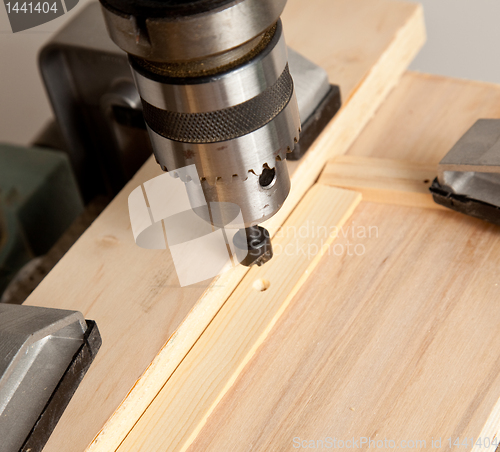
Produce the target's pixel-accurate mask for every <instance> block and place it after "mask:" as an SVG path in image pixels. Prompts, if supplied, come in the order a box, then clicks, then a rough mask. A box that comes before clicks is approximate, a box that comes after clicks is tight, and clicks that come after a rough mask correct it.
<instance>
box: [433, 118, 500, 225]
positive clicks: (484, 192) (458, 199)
mask: <svg viewBox="0 0 500 452" xmlns="http://www.w3.org/2000/svg"><path fill="white" fill-rule="evenodd" d="M430 190H431V192H432V194H433V197H434V200H435V201H436V202H437V203H438V204H441V205H443V206H445V207H449V208H451V209H453V210H456V211H458V212H461V213H465V214H467V215H471V216H473V217H477V218H480V219H483V220H486V221H489V222H491V223H495V224H498V225H500V119H480V120H478V121H477V122H476V123H475V124H474V125H473V126H472V127H471V128H470V129H469V130H468V131H467V132H466V133H465V135H464V136H463V137H462V138H460V140H459V141H458V142H457V143H456V144H455V146H453V148H452V149H451V150H450V152H448V154H446V156H445V157H444V158H443V160H441V162H440V163H439V166H438V177H437V178H436V179H435V180H434V182H433V184H432V186H431V187H430Z"/></svg>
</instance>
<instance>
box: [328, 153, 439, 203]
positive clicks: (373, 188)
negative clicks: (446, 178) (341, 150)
mask: <svg viewBox="0 0 500 452" xmlns="http://www.w3.org/2000/svg"><path fill="white" fill-rule="evenodd" d="M436 175H437V167H436V166H435V165H434V166H433V165H424V164H422V163H415V162H406V161H404V160H392V159H381V158H374V157H359V156H353V155H340V156H338V157H334V158H333V159H331V160H330V161H329V162H328V164H327V165H326V167H325V169H324V170H323V173H321V177H320V179H319V182H320V183H322V184H325V185H330V186H332V187H341V188H347V189H350V190H355V191H358V192H360V193H361V194H362V195H363V200H364V201H370V202H380V203H384V204H397V205H401V206H413V207H425V208H429V209H444V207H442V206H440V205H439V204H436V203H435V202H434V201H433V199H432V195H431V193H430V191H429V187H430V185H431V184H432V181H433V180H434V178H435V177H436Z"/></svg>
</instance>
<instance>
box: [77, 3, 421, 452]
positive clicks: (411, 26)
mask: <svg viewBox="0 0 500 452" xmlns="http://www.w3.org/2000/svg"><path fill="white" fill-rule="evenodd" d="M424 41H425V27H424V20H423V10H422V7H421V5H419V4H415V9H414V12H413V14H412V15H411V16H410V17H409V18H408V20H407V21H406V23H405V24H403V25H402V27H401V28H400V29H399V31H398V33H397V34H396V35H395V37H394V38H393V40H392V42H391V44H390V45H389V46H388V47H387V49H386V50H385V52H384V53H383V54H382V55H381V57H380V58H379V60H378V62H377V63H376V64H375V65H374V66H373V67H372V68H371V70H370V71H369V72H368V74H367V75H366V77H365V79H364V80H363V82H362V83H361V84H360V85H359V86H358V87H357V88H356V90H355V91H354V93H353V94H352V95H351V96H350V97H349V98H348V99H345V102H346V103H345V106H344V107H342V108H341V110H340V111H339V112H338V113H337V115H336V117H335V118H334V119H333V120H332V122H331V123H330V124H329V126H328V127H327V128H326V130H325V131H324V132H323V134H322V135H321V136H320V138H319V139H318V140H317V141H316V142H315V144H314V145H313V146H312V147H311V149H310V150H309V151H308V153H307V154H306V156H305V157H304V158H303V159H302V160H301V161H300V163H299V164H298V165H297V167H296V169H295V171H294V172H293V175H292V190H291V193H290V195H289V197H288V199H287V202H286V203H285V205H284V206H283V208H282V209H281V210H280V212H278V213H277V214H276V215H275V216H274V217H273V218H272V219H271V220H269V221H268V222H266V224H265V226H266V227H267V229H268V230H269V231H270V233H271V234H272V235H274V234H275V233H276V232H277V230H278V229H279V227H280V226H281V225H282V224H283V223H284V221H285V220H286V218H287V217H288V216H289V215H290V213H291V211H292V210H293V209H294V208H295V206H296V205H297V204H298V203H299V201H300V200H301V199H302V197H303V196H304V194H305V193H306V192H307V191H308V190H309V188H310V187H311V186H312V185H313V184H314V182H315V181H316V180H317V178H318V176H319V175H320V173H321V171H322V169H323V166H324V165H325V163H326V161H327V160H328V159H330V158H332V157H333V156H335V155H339V154H344V153H345V152H347V150H348V148H349V147H350V145H351V144H352V143H353V142H354V140H355V139H356V138H357V136H358V135H359V133H360V132H361V131H362V129H363V128H364V126H365V125H366V123H367V122H368V121H369V120H370V119H371V117H372V116H373V114H374V113H375V111H376V110H377V109H378V107H379V106H380V105H381V103H382V102H383V101H384V100H385V98H386V97H387V95H388V93H389V92H390V91H391V90H392V88H393V87H394V86H395V85H396V84H397V82H398V81H399V79H400V77H401V76H402V74H403V73H404V71H405V70H406V68H407V67H408V65H409V63H410V62H411V60H412V59H413V58H414V56H415V55H416V53H417V52H418V50H419V49H420V47H421V46H422V45H423V43H424ZM247 272H248V269H247V268H245V267H242V266H240V267H237V268H236V269H234V270H233V271H231V272H229V273H226V274H224V275H223V276H221V277H219V278H218V279H216V280H214V281H213V282H212V283H211V285H210V286H209V288H208V289H207V290H206V291H205V293H204V295H203V296H202V297H201V298H200V299H199V301H198V302H197V304H196V305H195V306H194V307H193V309H192V310H191V311H190V313H189V315H188V316H187V317H186V319H185V320H184V321H183V323H182V324H181V325H180V326H179V328H178V329H177V330H176V331H175V332H174V333H173V334H172V336H171V337H170V339H169V340H168V342H167V343H166V344H165V345H164V346H163V347H162V349H161V350H160V351H159V353H158V354H157V356H156V357H155V359H154V360H153V361H152V362H151V364H150V365H149V366H148V368H147V369H146V370H145V372H144V373H143V374H142V376H141V377H140V378H139V379H138V380H137V382H136V383H135V385H134V386H133V387H132V388H131V389H130V391H129V392H128V394H127V396H126V397H125V399H124V400H123V402H122V403H121V404H120V405H119V406H118V408H117V409H116V411H115V412H114V414H113V415H112V416H111V417H110V418H109V419H108V421H107V422H106V424H105V425H104V426H103V428H102V429H101V430H100V431H99V432H98V434H97V435H96V437H95V438H94V439H93V441H92V442H91V443H90V445H89V446H88V447H87V449H86V450H87V451H88V452H98V451H102V452H104V451H105V452H108V451H110V450H116V449H117V448H118V446H119V445H120V444H121V442H122V441H123V439H124V438H125V436H126V435H127V434H128V432H129V431H130V430H131V429H132V428H133V426H134V424H135V422H136V420H137V418H133V417H131V416H130V413H131V412H134V413H143V412H144V411H145V410H146V409H147V408H148V406H149V405H150V403H151V402H152V400H153V399H154V398H155V396H156V395H157V394H158V392H159V391H160V390H161V388H162V387H163V386H164V384H165V383H166V381H167V380H168V379H169V378H170V376H171V375H172V373H173V372H174V371H175V369H176V368H177V367H178V365H179V364H180V363H181V361H182V360H183V359H184V357H185V356H186V355H187V354H188V352H189V351H190V350H191V348H192V347H193V345H194V344H195V343H196V341H197V340H198V338H199V337H200V336H201V334H202V333H203V331H204V330H205V329H206V327H207V326H208V325H209V323H210V322H211V321H212V319H213V318H214V317H215V316H216V314H217V312H218V311H219V310H220V309H221V307H222V306H223V304H224V303H225V302H226V300H227V299H228V298H229V296H230V295H231V294H232V292H233V291H234V290H235V288H236V287H237V286H238V284H239V283H240V282H241V281H242V280H243V278H244V277H245V275H246V274H247ZM156 374H161V375H162V379H161V380H158V379H156V378H155V376H156Z"/></svg>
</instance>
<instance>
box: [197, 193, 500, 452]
mask: <svg viewBox="0 0 500 452" xmlns="http://www.w3.org/2000/svg"><path fill="white" fill-rule="evenodd" d="M351 220H352V221H351V222H349V223H348V226H346V227H351V228H354V229H353V230H354V231H355V232H356V234H355V237H354V238H353V237H352V236H351V235H350V234H349V233H348V234H347V235H348V237H346V238H344V237H342V238H339V241H338V242H335V245H336V246H339V245H341V244H343V245H344V246H347V243H348V242H350V243H351V244H352V245H358V246H359V249H358V251H359V252H361V246H363V247H364V254H362V255H356V254H354V253H353V255H351V256H349V255H348V254H347V252H345V253H343V254H342V255H341V256H335V255H330V256H329V255H325V257H324V258H323V260H322V261H321V263H320V265H318V267H317V268H316V270H315V272H314V273H313V274H312V276H311V277H310V278H309V279H308V281H307V282H306V283H305V284H304V285H303V287H302V288H301V290H300V291H299V292H298V294H297V295H296V297H295V298H294V299H293V300H292V302H291V303H290V306H289V308H288V310H287V311H286V312H285V313H284V315H283V316H282V318H281V319H280V320H279V322H278V323H277V324H276V326H275V328H274V330H273V331H272V332H271V334H270V335H269V337H268V338H267V340H266V342H265V343H264V344H263V346H262V347H261V349H260V350H259V352H258V353H257V354H256V355H255V356H254V358H253V360H251V361H250V363H249V364H248V366H247V367H246V368H245V369H244V371H243V372H242V374H241V375H240V378H239V379H238V380H237V381H236V383H235V384H234V386H233V387H232V388H231V389H230V391H229V392H228V394H227V395H226V397H225V398H224V399H222V401H221V402H220V404H219V405H218V407H217V408H216V409H215V411H214V412H213V414H212V416H211V417H210V418H209V419H208V421H207V423H206V425H205V427H204V428H203V430H202V431H201V432H200V434H199V435H198V437H197V439H196V440H195V442H194V443H193V445H192V447H191V448H190V449H189V451H190V452H194V451H204V452H211V451H226V450H231V451H235V452H237V451H249V450H252V451H266V452H267V451H271V450H272V451H288V450H294V447H296V446H294V442H293V441H294V438H301V440H304V439H306V440H318V439H325V438H326V437H331V438H332V439H333V438H337V439H341V440H344V441H345V440H350V439H351V438H353V437H354V438H359V437H371V438H372V439H375V440H378V439H382V440H384V439H388V440H390V439H392V440H394V441H396V442H400V441H402V440H425V441H426V448H425V450H472V448H471V447H469V448H465V447H461V448H457V449H455V448H451V449H449V448H448V447H447V446H448V443H447V438H448V437H452V438H453V440H455V438H457V437H460V438H462V440H463V439H464V438H466V437H467V438H471V437H473V438H475V439H477V438H478V437H479V436H480V435H482V436H483V438H484V437H489V438H490V439H492V438H494V437H495V435H497V436H498V433H499V428H500V422H499V408H500V403H499V402H498V401H499V399H500V358H499V356H500V335H499V334H498V325H499V322H500V309H498V300H499V298H500V276H499V273H498V268H499V266H500V241H499V240H498V237H499V231H498V228H497V227H495V226H492V225H488V224H486V223H483V222H481V221H479V220H475V219H472V218H468V217H465V216H462V215H460V214H457V213H453V212H444V211H437V210H431V209H419V208H410V207H402V206H391V205H383V204H375V203H366V202H362V203H361V205H360V206H359V207H358V208H357V209H356V211H355V213H354V215H353V216H352V218H351ZM370 226H371V227H376V228H377V229H378V236H377V235H376V234H375V232H373V233H372V236H371V238H370V237H369V236H368V234H367V237H358V232H359V231H360V228H366V229H367V228H369V227H370ZM490 419H491V420H490ZM483 427H484V428H483ZM432 438H434V439H437V438H442V447H441V448H437V447H435V448H432V447H431V441H432ZM307 444H309V443H307ZM398 445H399V444H398ZM366 448H367V446H366V445H365V449H366ZM372 449H376V450H389V449H390V448H389V447H382V448H381V449H377V448H376V447H372ZM399 449H401V447H399ZM416 449H417V450H424V447H417V448H416ZM479 450H480V449H477V451H479ZM482 450H483V451H484V450H490V451H491V452H493V451H494V450H495V448H494V447H492V448H490V449H484V448H483V449H482Z"/></svg>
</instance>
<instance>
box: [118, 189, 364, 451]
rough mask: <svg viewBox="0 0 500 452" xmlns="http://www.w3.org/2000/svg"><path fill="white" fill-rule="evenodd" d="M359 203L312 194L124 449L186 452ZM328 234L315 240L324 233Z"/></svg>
mask: <svg viewBox="0 0 500 452" xmlns="http://www.w3.org/2000/svg"><path fill="white" fill-rule="evenodd" d="M360 200H361V196H360V195H359V194H358V193H356V192H352V191H347V190H342V189H339V188H333V187H327V186H322V185H316V186H314V187H313V188H312V189H311V190H310V192H309V193H308V194H307V195H306V196H305V198H304V199H303V201H302V202H301V203H300V204H299V206H298V207H297V208H296V209H295V210H294V212H293V214H292V215H291V216H290V218H289V219H288V220H287V221H286V223H285V224H284V226H283V228H282V230H281V231H280V233H279V234H277V236H276V237H275V239H274V243H273V249H274V252H275V255H274V257H273V259H272V260H271V261H270V262H268V263H267V264H266V265H265V266H263V267H261V268H255V267H254V268H252V269H251V270H250V271H249V272H248V275H247V276H246V277H245V278H244V279H243V281H242V282H241V284H240V285H239V286H238V287H237V288H236V290H235V292H234V293H233V294H232V295H231V297H229V299H228V300H227V302H226V303H225V304H224V306H223V307H222V308H221V310H220V311H219V312H218V314H217V316H216V317H215V318H214V320H213V321H212V322H211V323H210V325H209V326H208V327H207V329H206V330H205V331H204V333H203V334H202V335H201V337H200V338H199V340H198V341H197V342H196V344H195V345H194V346H193V348H192V349H191V351H190V352H189V354H188V355H187V356H186V358H185V359H184V360H183V361H182V363H181V364H180V365H179V367H178V368H177V369H176V371H175V372H174V374H173V375H172V377H171V378H170V379H169V381H168V382H167V383H166V384H165V386H164V387H163V388H162V390H161V391H160V392H159V393H158V395H157V396H156V398H155V399H154V400H153V402H152V403H151V405H150V406H149V407H148V409H147V410H146V412H145V413H144V414H143V415H142V417H141V418H140V419H139V421H138V422H137V424H136V425H135V426H134V428H133V429H132V431H131V432H130V433H129V434H128V436H127V438H125V441H124V442H123V443H122V444H121V445H120V447H119V448H118V451H119V452H125V451H134V452H140V451H148V452H149V451H152V450H162V451H165V450H168V451H183V450H186V449H187V448H188V447H189V445H190V444H191V443H192V441H193V440H194V439H195V438H196V435H197V434H198V433H199V431H200V430H201V428H202V427H203V424H204V423H205V422H206V419H207V418H208V416H209V415H210V413H211V412H212V411H213V410H214V408H215V407H216V406H217V404H218V403H219V401H220V400H221V399H222V397H223V396H224V395H225V393H226V392H227V391H228V390H229V388H230V387H231V386H232V384H233V383H234V381H235V379H236V378H237V377H238V375H239V373H240V372H241V370H242V369H243V368H244V366H245V365H246V364H247V363H248V361H249V360H250V359H251V357H252V356H253V354H254V353H255V351H256V350H257V348H258V347H259V346H260V345H261V344H262V342H263V341H264V339H265V338H266V337H267V335H268V334H269V331H270V330H271V329H272V327H273V326H274V324H275V323H276V321H277V320H278V319H279V317H280V316H281V315H282V313H283V312H284V310H285V309H286V307H287V306H288V304H289V302H290V300H291V299H292V298H293V296H294V295H295V294H296V293H297V291H298V290H299V288H300V287H301V286H302V285H303V284H304V283H305V281H306V280H307V278H308V277H310V275H311V274H312V272H313V270H314V268H315V267H316V265H317V263H318V262H319V260H320V259H321V256H322V255H323V253H324V252H325V251H327V250H328V249H329V245H330V244H331V243H332V241H333V240H334V239H335V235H334V234H332V233H331V232H332V231H335V229H336V228H341V227H342V226H343V225H344V223H345V222H346V220H347V219H348V218H349V217H350V215H351V214H352V212H353V211H354V209H355V208H356V206H357V205H358V204H359V202H360ZM323 228H324V230H325V233H324V234H315V233H314V231H315V230H319V229H321V230H322V229H323Z"/></svg>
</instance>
